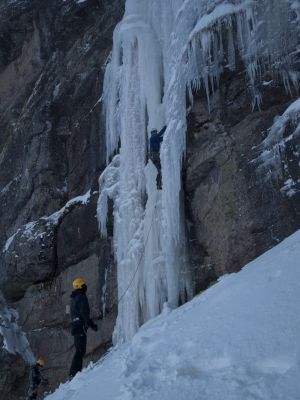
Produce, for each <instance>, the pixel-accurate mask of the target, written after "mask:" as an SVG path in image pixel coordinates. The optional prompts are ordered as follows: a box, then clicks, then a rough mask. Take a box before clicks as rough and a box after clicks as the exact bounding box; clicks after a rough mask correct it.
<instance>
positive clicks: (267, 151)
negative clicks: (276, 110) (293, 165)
mask: <svg viewBox="0 0 300 400" xmlns="http://www.w3.org/2000/svg"><path fill="white" fill-rule="evenodd" d="M299 139H300V99H298V100H296V101H294V102H293V103H292V104H291V105H290V106H289V107H288V108H287V109H286V110H285V112H284V113H283V114H282V115H281V116H278V117H276V119H275V121H274V123H273V125H272V126H271V128H270V129H269V131H268V134H267V137H266V138H265V139H264V141H263V142H262V143H261V145H260V146H259V147H258V149H259V151H260V152H261V154H260V156H259V157H258V158H257V159H256V160H255V163H257V165H258V171H259V172H260V173H263V174H264V175H265V176H267V177H268V176H269V177H270V176H272V177H273V178H274V177H275V178H280V179H284V175H285V172H286V169H287V167H286V162H285V156H284V154H285V152H286V148H287V147H288V146H289V145H290V144H293V145H292V147H293V155H294V156H297V158H298V159H299V156H300V143H299ZM299 191H300V182H299V181H298V180H294V179H293V178H292V177H289V178H288V179H286V180H285V181H284V184H283V186H282V188H281V192H282V193H284V194H286V195H287V196H288V197H292V196H293V195H294V194H296V193H298V192H299Z"/></svg>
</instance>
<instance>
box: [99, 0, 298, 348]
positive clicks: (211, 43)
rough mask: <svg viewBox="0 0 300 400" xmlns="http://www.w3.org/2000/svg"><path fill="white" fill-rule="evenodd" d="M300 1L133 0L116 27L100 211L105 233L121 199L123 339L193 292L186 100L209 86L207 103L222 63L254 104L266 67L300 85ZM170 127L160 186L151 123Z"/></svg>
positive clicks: (289, 86) (118, 253) (118, 248)
mask: <svg viewBox="0 0 300 400" xmlns="http://www.w3.org/2000/svg"><path fill="white" fill-rule="evenodd" d="M298 6H299V4H298V1H289V0H276V1H273V0H256V1H255V0H231V1H230V0H228V1H224V0H185V1H183V0H151V1H149V0H127V2H126V10H125V15H124V18H123V20H122V22H121V23H120V24H119V25H118V26H117V27H116V29H115V32H114V46H113V52H112V56H111V60H110V63H109V64H108V66H107V69H106V74H105V84H104V93H103V100H104V112H105V117H106V146H107V161H108V163H109V161H110V159H111V157H112V155H113V154H114V153H119V155H118V156H117V157H118V161H117V164H118V165H117V166H116V159H115V158H114V159H113V161H112V164H111V165H109V166H108V168H107V170H106V171H105V172H104V173H103V175H102V176H101V178H100V192H101V193H100V197H99V206H98V218H99V222H100V229H101V232H102V234H104V235H105V233H106V226H105V224H106V216H105V214H106V212H107V199H108V198H112V199H113V201H114V248H115V259H116V263H117V268H118V293H119V312H118V319H117V325H116V329H115V341H120V340H121V341H122V340H127V339H129V338H130V337H131V336H132V335H133V334H134V333H135V331H136V330H137V328H138V327H139V326H140V325H141V324H142V323H143V322H145V321H146V320H147V319H149V318H151V317H153V316H154V315H156V314H157V313H159V312H160V311H161V309H162V306H163V303H164V302H165V301H167V302H168V303H169V305H170V306H172V307H176V306H177V304H178V302H179V300H180V298H181V299H182V300H183V301H184V299H185V298H186V297H189V296H191V295H192V286H191V283H190V282H191V281H190V274H189V268H188V262H187V257H186V251H185V224H184V210H183V202H182V199H183V192H182V182H181V168H182V158H183V157H184V152H185V143H186V114H187V99H189V100H188V102H189V103H192V101H193V91H195V90H202V89H203V90H204V92H205V93H206V97H207V103H208V107H210V99H211V97H212V96H213V94H214V91H215V90H217V89H218V85H219V82H220V78H221V76H222V73H223V72H224V70H226V69H229V70H231V71H235V70H236V69H237V68H239V69H240V68H241V65H243V68H244V70H245V84H246V85H247V87H248V88H249V101H251V102H252V106H253V108H256V107H260V105H261V102H262V98H261V94H260V90H259V86H260V81H261V76H262V74H264V73H265V71H269V73H270V74H271V75H272V77H274V79H281V80H282V81H283V82H284V84H285V87H286V90H287V91H288V92H292V91H293V90H295V89H296V88H297V87H298V84H299V74H298V72H297V68H295V66H296V65H297V63H298V57H299V56H298V54H299V51H298V48H299V44H300V42H299V25H298V20H299V7H298ZM165 124H166V125H167V130H166V132H165V134H164V140H163V143H162V146H161V164H162V181H163V185H162V190H161V191H158V190H157V188H156V185H155V167H154V166H153V165H152V163H148V159H147V149H148V139H149V132H150V130H151V129H153V128H156V129H161V128H162V127H163V126H164V125H165Z"/></svg>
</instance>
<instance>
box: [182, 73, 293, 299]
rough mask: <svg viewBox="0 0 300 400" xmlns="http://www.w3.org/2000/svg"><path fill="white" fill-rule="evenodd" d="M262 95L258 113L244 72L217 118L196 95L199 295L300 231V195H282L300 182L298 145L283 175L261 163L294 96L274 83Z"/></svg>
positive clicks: (192, 135)
mask: <svg viewBox="0 0 300 400" xmlns="http://www.w3.org/2000/svg"><path fill="white" fill-rule="evenodd" d="M266 81H268V82H270V79H267V78H266ZM262 91H263V104H262V109H261V110H255V111H253V112H252V110H251V101H250V97H249V93H248V91H247V87H246V86H245V82H244V74H243V73H241V74H234V75H227V76H224V79H223V80H222V83H221V86H220V90H218V92H217V94H216V96H215V98H214V102H213V105H212V111H211V113H208V111H207V104H206V99H205V98H204V97H201V96H196V98H195V104H194V106H193V109H192V111H191V113H190V115H189V132H188V150H187V157H186V170H185V192H186V209H187V218H188V227H189V247H190V256H191V262H192V265H193V268H194V271H195V275H196V277H195V282H196V290H197V291H199V290H201V289H204V288H205V287H207V285H208V284H209V282H210V281H211V280H214V279H216V278H217V277H218V276H220V275H222V274H224V273H230V272H235V271H238V270H239V269H240V268H241V267H242V266H243V265H245V264H246V263H247V262H249V261H250V260H252V259H254V258H255V257H257V256H258V255H260V254H261V253H263V252H264V251H266V250H268V249H269V248H271V247H272V246H274V245H275V244H276V243H278V242H279V241H281V240H282V239H283V238H285V237H286V236H288V235H289V234H291V233H293V232H294V231H295V230H296V229H299V227H300V203H299V196H300V194H299V192H297V191H295V193H294V194H293V196H291V197H289V196H287V195H286V194H285V193H284V192H283V191H282V190H281V189H282V187H283V186H284V182H285V181H286V180H287V179H288V178H289V177H291V176H293V178H294V179H295V181H297V180H298V179H299V178H300V170H299V152H298V150H299V139H298V140H296V139H295V140H293V141H292V143H290V144H289V147H288V146H287V147H286V148H285V150H284V151H283V152H282V154H281V161H280V162H279V165H278V169H279V170H280V171H281V173H280V174H279V175H278V174H275V173H270V174H267V173H266V171H265V170H263V169H261V168H259V162H257V160H258V158H259V155H260V154H261V152H262V150H260V147H259V145H260V144H261V143H262V141H263V139H264V138H265V137H266V135H267V134H268V129H269V128H270V127H271V126H272V124H273V121H274V118H275V117H276V116H278V115H281V114H282V113H283V112H284V111H285V109H286V108H287V107H288V105H289V104H290V103H291V102H292V100H293V98H292V97H291V96H288V95H287V94H286V92H285V90H284V88H283V87H282V86H280V85H279V84H277V83H275V81H272V82H271V83H269V84H268V85H265V86H262ZM291 149H292V150H293V151H294V153H293V154H292V153H291ZM288 160H290V161H292V162H289V161H288Z"/></svg>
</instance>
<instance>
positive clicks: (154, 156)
mask: <svg viewBox="0 0 300 400" xmlns="http://www.w3.org/2000/svg"><path fill="white" fill-rule="evenodd" d="M166 129H167V127H166V126H164V127H163V128H162V129H161V130H160V131H159V132H157V130H156V129H152V130H151V136H150V140H149V158H150V160H151V161H152V162H153V164H154V165H155V167H156V169H157V179H156V183H157V187H158V188H159V189H161V165H160V156H159V152H160V144H161V142H162V141H163V134H164V133H165V131H166Z"/></svg>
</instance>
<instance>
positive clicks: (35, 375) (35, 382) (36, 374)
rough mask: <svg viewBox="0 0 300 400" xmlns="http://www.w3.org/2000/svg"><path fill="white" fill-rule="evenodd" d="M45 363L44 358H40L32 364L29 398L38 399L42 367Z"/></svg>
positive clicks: (28, 399)
mask: <svg viewBox="0 0 300 400" xmlns="http://www.w3.org/2000/svg"><path fill="white" fill-rule="evenodd" d="M44 365H45V362H44V360H43V359H42V358H39V359H38V360H37V361H36V363H35V364H32V365H31V366H30V371H29V388H28V396H27V400H36V398H37V394H38V388H39V386H40V383H41V381H42V377H41V372H40V368H41V367H43V366H44Z"/></svg>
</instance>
